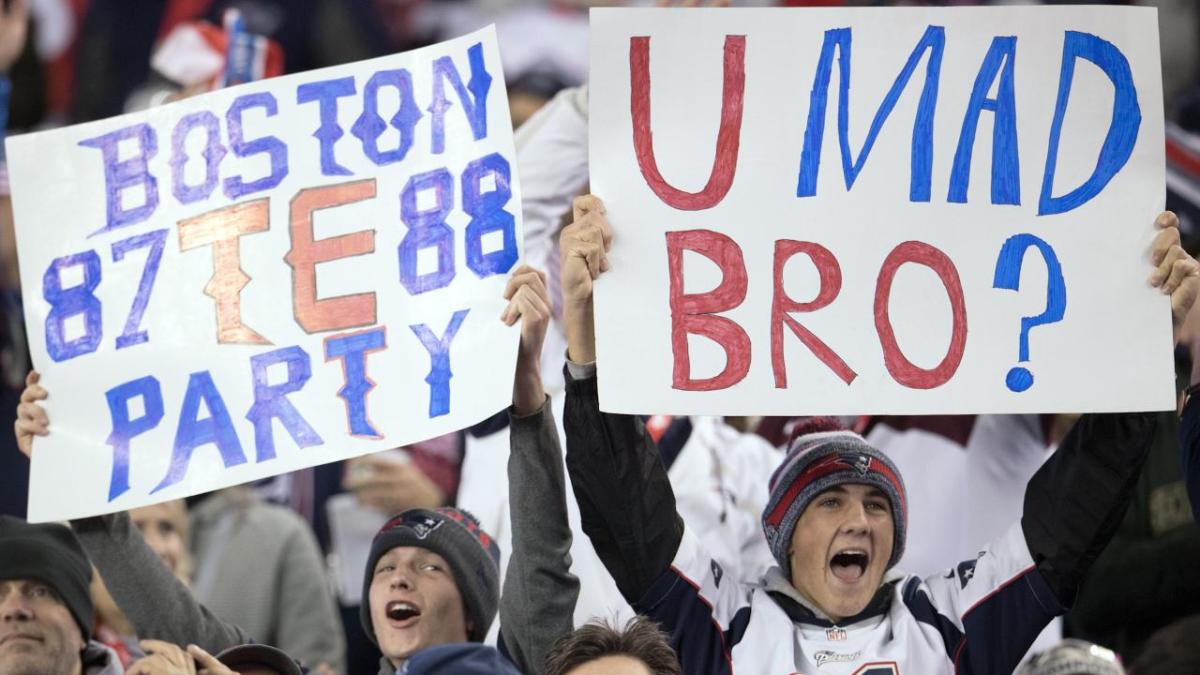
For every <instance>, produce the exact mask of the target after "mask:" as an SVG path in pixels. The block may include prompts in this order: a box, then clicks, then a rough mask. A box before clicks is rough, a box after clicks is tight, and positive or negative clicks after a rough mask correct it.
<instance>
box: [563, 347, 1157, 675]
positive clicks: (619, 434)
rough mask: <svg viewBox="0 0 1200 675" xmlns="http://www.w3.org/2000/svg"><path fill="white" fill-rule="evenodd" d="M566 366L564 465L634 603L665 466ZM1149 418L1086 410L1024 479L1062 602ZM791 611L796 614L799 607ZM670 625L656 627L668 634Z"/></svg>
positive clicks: (1127, 474)
mask: <svg viewBox="0 0 1200 675" xmlns="http://www.w3.org/2000/svg"><path fill="white" fill-rule="evenodd" d="M570 368H571V366H570V365H569V366H568V372H567V403H566V410H565V413H564V421H565V422H566V434H567V469H568V472H569V474H570V478H571V484H572V486H573V487H574V490H575V495H576V499H577V501H578V502H579V509H580V516H581V520H582V524H583V529H584V532H585V533H586V534H587V535H588V536H589V537H590V538H591V540H592V544H593V546H594V547H595V549H596V553H597V554H598V555H599V556H600V559H601V561H603V562H604V565H605V567H607V568H608V570H609V572H610V573H611V574H612V576H613V579H614V580H615V581H616V583H617V587H618V588H619V589H620V590H621V593H622V594H623V595H624V596H625V598H626V599H627V600H629V601H630V603H631V604H633V605H634V608H635V609H637V608H638V607H639V603H640V601H641V600H642V598H643V596H645V595H646V594H647V593H648V592H649V591H651V589H652V587H653V586H654V584H655V583H656V581H657V580H658V579H659V578H660V577H664V576H667V575H669V574H670V571H669V567H670V565H671V563H672V561H673V559H674V558H675V555H676V552H677V551H678V550H679V547H680V541H681V539H682V536H683V524H682V521H681V520H680V517H679V515H678V514H677V513H676V510H675V498H674V495H673V493H672V490H671V485H670V483H669V481H668V480H667V474H666V470H665V469H664V468H663V465H662V462H661V460H660V458H659V453H658V452H657V450H656V449H655V447H654V444H653V441H651V439H650V438H649V437H648V436H647V434H646V432H645V429H644V427H643V426H642V423H641V421H640V420H639V419H638V418H637V417H634V416H630V415H617V414H606V413H602V412H600V408H599V400H598V394H597V386H596V379H595V377H586V378H583V379H576V378H575V377H572V375H573V373H572V372H571V370H570ZM574 374H582V373H580V372H578V371H577V372H576V373H574ZM1155 425H1156V416H1155V415H1154V414H1120V415H1088V416H1084V417H1083V418H1082V419H1080V421H1079V422H1078V423H1077V424H1076V425H1075V427H1074V428H1073V429H1072V431H1071V433H1070V434H1068V436H1067V438H1066V439H1065V440H1064V441H1063V443H1062V444H1061V446H1060V447H1059V449H1058V451H1057V452H1055V454H1054V455H1053V456H1052V457H1051V458H1050V459H1049V460H1047V462H1046V463H1045V465H1043V466H1042V468H1041V469H1039V470H1038V472H1037V473H1036V474H1035V475H1034V477H1033V478H1031V479H1030V481H1029V484H1028V486H1027V488H1026V493H1025V502H1024V516H1023V517H1022V519H1021V529H1022V532H1023V534H1024V537H1025V540H1026V544H1027V546H1028V549H1029V552H1030V554H1031V555H1032V558H1033V561H1034V563H1035V565H1036V572H1037V574H1038V575H1039V577H1040V580H1039V583H1042V582H1044V585H1045V586H1046V587H1048V588H1049V590H1050V591H1051V592H1052V593H1053V595H1054V597H1055V598H1057V599H1058V601H1059V603H1060V604H1061V605H1062V606H1070V604H1071V603H1072V602H1073V601H1074V599H1075V595H1076V593H1077V590H1078V588H1079V586H1080V583H1081V582H1082V579H1083V577H1084V575H1085V574H1086V572H1087V570H1088V569H1089V568H1090V567H1091V566H1092V563H1093V562H1094V561H1095V559H1096V557H1097V556H1098V555H1099V554H1100V552H1101V551H1102V550H1103V549H1104V547H1105V545H1106V544H1107V543H1108V541H1109V539H1110V538H1111V537H1112V535H1113V533H1114V531H1115V530H1116V528H1117V526H1118V524H1119V523H1120V521H1121V518H1122V517H1123V515H1124V512H1125V509H1126V507H1127V506H1128V504H1129V501H1130V499H1131V498H1132V495H1133V491H1134V487H1135V485H1136V482H1137V478H1138V474H1139V471H1140V469H1141V466H1142V463H1143V461H1144V460H1145V457H1146V454H1147V452H1148V449H1149V446H1150V439H1151V438H1152V436H1153V433H1154V428H1155ZM915 536H920V534H919V533H917V534H915ZM785 609H786V608H785ZM789 616H791V618H792V620H793V621H800V622H803V621H804V615H803V612H797V613H796V614H794V615H793V614H792V613H791V612H789ZM674 628H675V627H674V626H664V629H665V630H666V631H667V632H668V633H673V634H675V633H676V631H675V630H674ZM678 637H680V635H679V634H675V635H673V639H677V638H678ZM781 637H782V636H781ZM785 643H786V644H789V645H790V644H791V643H790V641H786V640H785ZM673 646H675V647H676V649H677V652H678V653H679V656H680V659H681V662H682V666H683V671H684V672H689V673H690V672H707V670H706V669H707V668H708V665H707V664H708V663H709V662H710V661H711V659H710V658H709V657H710V656H711V654H707V653H705V652H704V651H703V650H697V649H688V648H686V647H687V645H680V644H674V645H673ZM693 646H694V645H693ZM722 649H726V650H727V648H726V647H722ZM726 656H728V654H726ZM692 658H699V659H701V660H700V661H697V662H692V661H691V659H692ZM704 659H709V660H707V661H706V660H704Z"/></svg>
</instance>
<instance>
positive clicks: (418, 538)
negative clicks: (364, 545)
mask: <svg viewBox="0 0 1200 675" xmlns="http://www.w3.org/2000/svg"><path fill="white" fill-rule="evenodd" d="M398 546H415V547H418V548H424V549H428V550H430V551H433V552H434V553H437V554H438V555H440V556H442V557H443V558H445V559H446V562H447V563H449V565H450V571H451V573H452V574H453V575H454V582H455V584H457V585H458V592H459V593H460V594H461V595H462V597H463V601H464V602H465V603H466V605H467V614H468V616H470V618H471V631H470V634H468V635H467V639H469V640H470V641H472V642H483V638H484V637H485V636H487V631H488V628H489V627H490V626H491V625H492V619H494V618H495V617H496V609H497V607H498V606H499V603H500V547H499V546H497V545H496V542H495V541H493V540H492V538H491V537H489V536H488V535H487V533H486V532H484V531H483V529H481V528H480V527H479V521H478V520H476V519H475V516H473V515H471V514H470V513H468V512H466V511H462V510H460V509H455V508H450V507H443V508H440V509H434V510H432V511H430V510H428V509H409V510H407V511H405V512H404V513H401V514H400V515H398V516H396V517H394V518H392V519H391V520H389V521H388V522H386V523H384V525H383V527H381V528H380V529H379V532H378V533H376V535H375V540H374V541H372V542H371V555H370V556H369V557H368V558H367V569H366V573H365V576H364V578H363V590H362V606H361V607H360V609H359V618H360V619H361V620H362V625H363V628H364V629H365V630H366V631H367V637H369V638H370V639H371V642H375V643H376V644H378V642H377V640H376V639H375V627H374V626H373V625H372V623H371V603H370V598H369V594H370V591H371V580H372V579H373V577H374V576H375V565H376V564H377V563H378V562H379V559H380V558H382V557H383V555H384V554H385V553H387V552H388V551H390V550H392V549H394V548H396V547H398Z"/></svg>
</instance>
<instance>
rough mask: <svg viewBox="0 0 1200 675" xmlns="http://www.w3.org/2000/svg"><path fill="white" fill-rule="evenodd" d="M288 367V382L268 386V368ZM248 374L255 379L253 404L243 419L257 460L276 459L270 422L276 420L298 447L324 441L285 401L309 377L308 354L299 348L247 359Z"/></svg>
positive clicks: (297, 411)
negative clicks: (251, 432)
mask: <svg viewBox="0 0 1200 675" xmlns="http://www.w3.org/2000/svg"><path fill="white" fill-rule="evenodd" d="M280 363H282V364H286V365H287V381H285V382H282V383H280V384H270V382H269V373H268V369H270V367H271V366H273V365H275V364H280ZM250 372H251V376H252V377H253V380H254V405H252V406H250V411H249V412H247V413H246V419H248V420H250V422H251V423H253V424H254V447H255V452H256V453H257V455H256V460H255V461H258V462H263V461H266V460H269V459H275V435H274V434H273V433H272V432H271V420H275V419H277V420H279V423H280V424H282V425H283V428H284V429H285V430H287V432H288V433H289V434H291V436H292V440H293V441H295V442H296V445H297V446H298V447H301V448H308V447H312V446H314V445H321V444H323V443H324V442H325V441H324V440H322V439H321V436H320V435H319V434H318V433H317V432H316V430H314V429H313V428H312V426H311V425H310V424H309V423H308V421H307V420H305V419H304V417H303V416H301V415H300V411H299V410H296V406H294V405H292V402H291V401H289V400H288V398H287V396H288V394H291V393H293V392H297V391H300V390H301V389H303V388H304V384H305V383H306V382H308V379H309V378H310V377H311V376H312V365H311V364H310V362H309V358H308V354H307V353H306V352H305V351H304V350H303V349H301V348H300V347H298V346H292V347H284V348H283V349H276V350H275V351H273V352H267V353H266V354H257V355H255V356H252V357H250Z"/></svg>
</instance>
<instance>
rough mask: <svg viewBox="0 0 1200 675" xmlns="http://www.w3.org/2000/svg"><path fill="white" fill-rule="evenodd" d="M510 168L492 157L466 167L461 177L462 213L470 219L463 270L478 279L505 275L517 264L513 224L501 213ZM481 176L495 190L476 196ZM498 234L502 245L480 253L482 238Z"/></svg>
mask: <svg viewBox="0 0 1200 675" xmlns="http://www.w3.org/2000/svg"><path fill="white" fill-rule="evenodd" d="M510 174H511V171H510V168H509V165H508V160H507V159H504V156H503V155H500V154H497V153H494V152H493V153H492V154H490V155H488V156H486V157H483V158H480V159H477V160H475V161H474V162H471V163H470V164H468V165H467V168H466V170H465V171H463V175H462V198H463V211H466V212H467V215H469V216H471V221H470V222H469V223H467V231H466V245H467V267H469V268H471V271H472V272H474V273H475V274H476V275H477V276H479V278H481V279H482V278H484V277H488V276H491V275H493V274H505V273H507V272H508V270H510V269H512V266H513V265H515V264H516V263H517V223H516V220H515V219H514V218H513V215H512V214H511V213H509V212H508V211H505V210H504V205H505V204H507V203H508V200H509V199H511V198H512V188H511V187H509V184H508V181H509V179H510V177H511V176H510ZM484 176H491V177H492V180H493V181H494V182H495V188H493V189H492V190H489V191H488V192H484V193H481V192H480V183H481V182H482V180H483V178H484ZM489 232H500V233H501V236H502V237H503V241H504V245H503V246H502V247H501V248H500V250H498V251H492V252H491V253H487V254H485V253H484V252H483V235H485V234H487V233H489Z"/></svg>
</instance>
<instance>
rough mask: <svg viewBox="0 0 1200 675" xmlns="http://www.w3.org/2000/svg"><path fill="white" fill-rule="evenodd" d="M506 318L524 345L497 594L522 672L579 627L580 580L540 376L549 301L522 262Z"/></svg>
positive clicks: (509, 646)
mask: <svg viewBox="0 0 1200 675" xmlns="http://www.w3.org/2000/svg"><path fill="white" fill-rule="evenodd" d="M505 297H506V298H507V299H508V300H509V305H508V307H507V308H506V310H505V312H504V315H503V316H502V317H501V318H502V320H503V321H504V322H505V323H507V324H509V325H512V324H514V323H516V322H517V321H518V320H519V321H520V322H521V346H520V349H519V351H518V355H517V372H516V377H515V380H514V383H513V405H512V408H510V409H509V416H510V418H511V422H510V430H511V432H512V433H511V435H510V443H511V445H512V452H511V454H510V455H509V458H508V483H509V486H510V487H509V506H510V508H509V513H510V515H511V518H512V555H511V556H509V559H508V570H507V572H506V574H505V577H504V589H503V591H502V592H501V594H500V634H501V644H502V648H503V650H504V651H505V652H506V653H507V654H508V656H509V658H510V659H512V661H513V663H514V664H516V666H517V667H518V668H519V669H520V670H521V672H523V673H527V674H529V675H534V674H537V673H541V672H543V666H544V664H545V661H546V654H547V652H549V651H550V648H551V647H552V646H553V645H554V643H555V641H556V640H558V639H559V638H560V637H562V636H563V635H566V634H567V633H569V632H571V630H572V629H573V628H574V623H573V621H572V616H573V614H574V612H575V601H576V598H578V596H579V579H578V578H576V577H575V575H573V574H571V553H570V552H571V527H570V525H569V524H568V523H567V502H566V494H567V493H566V478H565V477H564V475H563V468H562V467H563V458H562V449H561V447H560V446H559V442H558V430H557V428H555V425H554V413H553V411H552V410H551V407H550V403H549V400H548V399H547V398H546V394H545V390H544V388H543V386H542V378H541V367H540V361H541V351H542V341H543V340H544V338H545V335H546V326H547V325H548V324H549V322H550V298H549V295H548V293H547V289H546V277H545V274H543V273H542V272H540V271H538V270H535V269H533V268H531V267H528V266H524V265H523V266H521V267H520V268H518V269H517V270H516V271H515V272H514V273H513V275H512V278H511V279H509V283H508V287H507V288H506V289H505Z"/></svg>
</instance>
